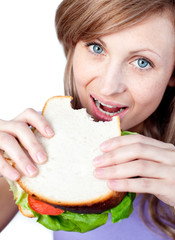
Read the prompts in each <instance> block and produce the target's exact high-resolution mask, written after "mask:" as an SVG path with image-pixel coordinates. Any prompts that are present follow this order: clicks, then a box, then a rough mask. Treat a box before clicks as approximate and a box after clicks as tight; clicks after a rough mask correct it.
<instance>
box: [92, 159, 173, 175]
mask: <svg viewBox="0 0 175 240" xmlns="http://www.w3.org/2000/svg"><path fill="white" fill-rule="evenodd" d="M171 168H172V167H171ZM171 168H170V167H169V166H168V165H164V164H159V163H156V162H150V161H146V160H143V159H142V160H141V159H139V160H135V161H132V162H127V163H123V164H118V165H114V166H110V167H105V168H96V169H95V171H94V175H95V177H97V178H100V179H124V178H133V177H146V178H157V179H167V178H168V174H169V173H170V172H171V171H172V169H171ZM174 171H175V167H174Z"/></svg>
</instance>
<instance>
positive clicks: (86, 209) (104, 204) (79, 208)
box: [18, 181, 126, 214]
mask: <svg viewBox="0 0 175 240" xmlns="http://www.w3.org/2000/svg"><path fill="white" fill-rule="evenodd" d="M18 182H19V181H18ZM19 185H20V186H21V188H23V190H24V191H25V192H26V193H28V194H29V195H30V196H31V197H33V198H35V199H37V200H39V201H42V202H46V203H48V204H50V205H52V206H54V207H56V208H60V209H63V210H65V211H66V210H67V211H70V212H75V213H89V214H93V213H102V212H104V211H106V210H109V209H111V208H114V207H115V206H117V205H118V204H119V203H120V202H121V201H122V199H123V198H124V197H125V195H126V193H125V192H115V191H111V192H110V193H109V194H108V195H105V196H103V197H100V198H96V199H94V200H91V201H87V202H76V203H74V202H71V201H70V202H57V201H53V200H52V199H47V198H45V197H44V196H40V195H36V194H33V193H32V192H30V191H29V190H28V189H27V188H25V186H24V185H22V184H21V182H19ZM70 199H71V196H70Z"/></svg>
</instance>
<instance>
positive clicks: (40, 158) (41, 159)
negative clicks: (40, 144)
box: [36, 152, 47, 163]
mask: <svg viewBox="0 0 175 240" xmlns="http://www.w3.org/2000/svg"><path fill="white" fill-rule="evenodd" d="M36 157H37V160H38V161H37V162H38V163H44V162H46V161H47V156H46V154H45V153H44V152H38V153H37V154H36Z"/></svg>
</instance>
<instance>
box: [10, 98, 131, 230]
mask: <svg viewBox="0 0 175 240" xmlns="http://www.w3.org/2000/svg"><path fill="white" fill-rule="evenodd" d="M71 101H72V97H69V96H62V97H61V96H56V97H52V98H50V99H49V100H48V101H47V102H46V103H45V105H44V108H43V111H42V114H43V115H44V117H45V118H46V119H47V121H48V122H49V123H50V125H51V126H52V128H53V130H54V132H55V135H54V136H53V137H52V138H49V139H48V138H45V137H43V136H42V135H41V134H40V133H39V132H38V131H37V130H36V129H34V130H33V131H34V134H35V136H36V137H37V139H38V140H39V142H40V143H41V144H42V145H43V146H44V148H45V150H46V152H47V155H48V161H47V162H46V163H45V164H43V165H37V168H38V175H37V176H35V177H32V178H30V177H27V176H22V177H21V178H20V179H19V180H18V181H16V182H11V181H8V182H9V184H10V189H11V190H12V191H13V194H14V199H15V200H16V204H17V205H18V207H19V210H20V211H21V212H22V214H23V215H24V216H26V217H35V218H37V221H38V222H39V223H41V224H42V225H44V226H45V227H47V228H48V229H51V230H53V231H58V230H64V231H74V232H82V233H83V232H87V231H90V230H93V229H95V228H97V227H99V226H101V225H103V224H105V223H106V222H107V219H108V215H109V214H110V215H111V221H112V223H116V222H118V221H121V220H122V219H123V218H127V217H129V216H130V214H131V213H132V211H133V201H134V198H135V194H134V193H124V192H115V191H112V190H111V189H109V188H108V187H107V184H106V180H102V179H97V178H95V177H94V175H93V171H94V167H93V164H92V160H93V159H94V158H95V157H96V156H98V155H100V148H99V146H100V144H101V143H102V142H104V141H105V140H107V139H110V138H113V137H116V136H120V135H121V134H122V135H124V134H130V133H129V132H122V131H121V129H120V121H119V117H117V116H114V117H113V119H112V121H109V122H102V121H99V122H95V121H94V120H93V119H92V118H91V116H90V115H89V114H88V113H87V112H86V109H84V108H82V109H78V110H75V109H73V108H72V107H71ZM6 158H7V160H8V161H11V160H10V159H9V158H8V156H6Z"/></svg>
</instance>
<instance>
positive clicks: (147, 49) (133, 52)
mask: <svg viewBox="0 0 175 240" xmlns="http://www.w3.org/2000/svg"><path fill="white" fill-rule="evenodd" d="M147 51H149V52H152V53H154V54H155V55H157V56H158V57H159V58H161V56H160V55H159V54H158V53H157V52H155V51H154V50H152V49H150V48H143V49H139V50H136V51H131V52H130V53H131V54H135V53H138V52H147Z"/></svg>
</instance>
